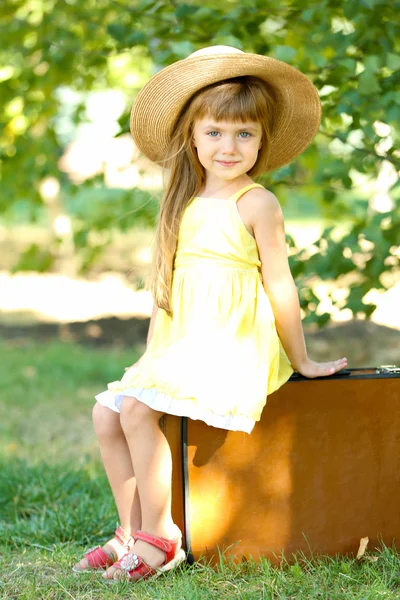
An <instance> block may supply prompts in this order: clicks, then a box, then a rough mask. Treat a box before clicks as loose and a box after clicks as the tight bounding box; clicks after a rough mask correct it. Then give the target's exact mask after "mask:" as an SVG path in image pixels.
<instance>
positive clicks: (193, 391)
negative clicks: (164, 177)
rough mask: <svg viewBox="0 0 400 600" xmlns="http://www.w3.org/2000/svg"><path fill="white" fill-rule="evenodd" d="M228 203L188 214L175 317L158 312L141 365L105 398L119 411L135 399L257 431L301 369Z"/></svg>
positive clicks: (196, 205) (197, 204) (201, 203)
mask: <svg viewBox="0 0 400 600" xmlns="http://www.w3.org/2000/svg"><path fill="white" fill-rule="evenodd" d="M254 187H262V186H260V185H259V184H255V183H253V184H251V185H248V186H246V187H245V188H242V189H241V190H239V191H238V192H237V193H236V194H234V195H233V196H231V197H230V198H229V199H218V198H204V197H195V198H193V199H192V200H191V202H190V203H189V204H188V206H187V207H186V209H185V211H184V214H183V217H182V221H181V225H180V229H179V236H178V243H177V249H176V255H175V262H174V272H173V280H172V296H171V298H172V311H173V316H172V318H171V317H169V316H168V314H167V313H166V312H165V311H164V310H163V309H159V310H158V312H157V314H156V318H155V323H154V330H153V336H152V338H151V340H150V343H149V345H148V347H147V348H146V351H145V353H144V354H143V357H142V359H141V361H140V364H139V365H137V366H135V367H132V368H131V369H129V370H128V371H126V372H125V374H124V376H123V377H122V379H121V380H120V381H114V382H112V383H109V384H108V390H106V391H105V392H102V393H100V394H98V395H97V396H96V399H97V400H98V402H100V403H101V404H102V405H104V406H108V407H109V408H111V409H112V410H115V411H116V412H119V411H120V406H121V401H122V398H123V397H124V396H133V397H135V398H137V399H138V400H140V401H141V402H144V403H145V404H147V405H148V406H150V407H151V408H153V409H154V410H157V411H161V412H164V413H167V414H173V415H179V416H187V417H190V418H191V419H201V420H202V421H205V422H206V423H207V424H208V425H212V426H214V427H220V428H223V429H231V430H234V431H245V432H247V433H250V432H251V430H252V429H253V427H254V425H255V422H256V421H258V420H259V419H260V415H261V412H262V410H263V408H264V406H265V404H266V401H267V395H268V394H271V393H272V392H274V391H275V390H277V389H278V388H279V387H280V386H281V385H283V384H284V383H285V382H286V381H287V380H288V379H289V377H290V375H291V374H292V373H293V369H292V367H291V365H290V363H289V360H288V358H287V356H286V354H285V352H284V350H283V347H282V345H281V342H280V340H279V337H278V334H277V331H276V328H275V320H274V315H273V312H272V308H271V304H270V301H269V299H268V296H267V293H266V292H265V290H264V287H263V284H262V277H261V262H260V259H259V255H258V250H257V244H256V241H255V239H254V238H253V236H252V235H251V234H250V233H249V232H248V231H247V229H246V227H245V225H244V223H243V221H242V219H241V217H240V215H239V212H238V209H237V205H236V202H237V200H238V199H239V198H240V197H241V196H242V195H243V194H244V193H245V192H247V191H248V190H250V189H252V188H254Z"/></svg>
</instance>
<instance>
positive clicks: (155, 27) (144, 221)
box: [0, 0, 400, 325]
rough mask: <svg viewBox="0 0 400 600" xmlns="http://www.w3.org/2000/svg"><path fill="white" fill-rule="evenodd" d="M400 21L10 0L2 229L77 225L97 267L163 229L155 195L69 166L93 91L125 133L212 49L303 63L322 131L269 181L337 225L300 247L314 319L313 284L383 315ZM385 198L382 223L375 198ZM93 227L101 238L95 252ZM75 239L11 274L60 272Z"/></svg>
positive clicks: (84, 251) (297, 260)
mask: <svg viewBox="0 0 400 600" xmlns="http://www.w3.org/2000/svg"><path fill="white" fill-rule="evenodd" d="M399 11H400V2H399V1H398V0H391V1H390V2H389V1H388V0H360V1H359V2H353V1H351V0H322V1H320V2H315V3H310V2H306V1H305V0H283V1H282V2H280V3H279V4H277V3H275V2H272V0H267V1H266V0H240V2H239V1H238V0H226V2H224V3H223V4H220V5H216V4H215V3H214V2H211V1H210V0H201V1H200V0H192V1H191V2H189V1H188V2H177V1H176V0H174V1H170V2H166V1H154V0H135V1H130V2H127V1H122V0H120V1H117V0H115V1H109V0H97V1H95V0H87V1H85V2H83V3H79V2H78V1H77V0H3V2H2V4H1V7H0V35H1V39H2V41H3V43H2V47H1V49H0V61H1V67H0V80H1V83H0V85H1V92H0V94H1V95H0V122H1V134H0V177H1V192H0V210H1V213H2V219H3V221H4V222H8V223H11V224H12V223H15V222H20V221H21V220H25V221H26V222H31V223H48V225H49V227H51V226H52V220H54V214H57V215H58V216H60V215H64V216H66V217H67V222H68V224H69V225H68V227H69V229H68V227H67V230H68V231H69V233H70V238H71V239H70V242H71V248H72V250H71V253H72V254H73V257H74V260H75V261H76V265H77V272H78V273H85V272H88V270H89V269H90V268H91V267H92V266H93V264H95V263H96V261H98V260H99V259H100V258H101V255H102V252H103V250H104V248H105V247H106V246H107V245H108V244H110V243H111V242H112V240H113V234H114V231H116V230H121V229H122V230H123V231H129V230H130V229H131V228H133V227H135V226H138V225H141V226H144V227H153V226H154V223H155V219H156V215H157V206H158V200H157V195H154V194H153V193H151V192H149V191H146V190H143V189H138V188H133V189H129V190H110V189H108V188H107V186H106V185H105V182H104V177H103V175H102V174H100V175H98V176H96V177H92V178H90V179H87V180H86V181H84V182H81V183H74V182H73V181H71V180H70V178H69V177H68V175H67V174H66V173H65V172H63V171H62V170H61V169H60V162H59V161H60V157H61V156H62V155H63V153H64V151H65V147H66V144H67V143H68V142H69V141H70V140H71V139H73V137H74V136H75V135H76V132H77V131H78V130H79V127H80V126H82V125H83V124H85V123H88V122H89V121H90V117H89V115H88V110H87V99H88V98H89V97H90V95H91V94H93V93H94V92H98V91H101V90H111V89H114V90H119V91H122V92H123V93H124V97H125V109H124V110H123V111H122V112H121V114H120V118H119V131H116V132H115V133H116V135H118V134H119V135H120V134H122V133H124V132H126V131H128V115H129V109H130V106H131V103H132V101H133V99H134V97H135V94H136V93H137V91H138V90H139V89H140V87H141V86H142V85H143V83H144V82H145V81H146V80H147V79H148V78H149V77H150V76H151V74H152V73H154V72H155V71H156V70H158V69H160V68H162V67H164V66H166V65H168V64H170V63H171V62H173V61H175V60H179V59H182V58H184V57H186V56H187V55H188V54H189V53H191V52H193V51H194V50H196V49H198V48H200V47H203V46H206V45H210V44H228V45H233V46H236V47H238V48H241V49H242V50H244V51H249V52H256V53H260V54H264V55H269V56H272V57H275V58H277V59H279V60H284V61H286V62H288V63H290V64H292V65H293V66H295V67H297V68H299V69H300V70H301V71H303V72H304V73H305V74H307V75H308V76H309V77H310V78H311V79H312V81H313V82H314V84H315V85H316V87H317V89H318V90H319V93H320V95H321V101H322V105H323V121H322V125H321V129H320V132H319V134H318V135H317V137H316V139H315V142H314V143H313V145H312V146H311V147H310V148H309V149H308V150H307V151H306V152H305V153H304V154H303V155H302V156H301V157H299V158H298V159H297V160H296V161H294V162H292V163H291V164H290V165H288V166H286V167H283V168H282V169H279V170H277V171H275V172H274V173H273V174H271V175H269V176H267V177H265V178H264V179H263V182H264V183H265V184H266V185H267V186H269V188H270V189H271V190H272V191H273V192H274V193H275V194H276V195H277V196H278V198H279V199H280V201H281V202H282V204H283V206H284V207H287V210H288V211H290V205H291V204H292V203H293V199H294V200H296V202H297V203H298V206H300V207H305V206H307V207H310V208H307V210H310V211H311V212H313V213H315V214H319V215H322V216H324V217H328V218H329V219H331V220H332V221H333V224H334V225H339V228H338V227H332V228H329V229H327V230H325V231H324V232H323V234H322V237H321V239H320V240H319V241H318V242H317V243H315V244H313V245H312V246H309V247H308V248H306V249H302V250H300V249H298V248H296V246H295V242H294V240H292V239H289V243H290V247H291V259H290V260H291V266H292V269H293V274H294V276H295V279H296V282H297V284H298V288H299V292H300V299H301V304H302V307H303V309H304V310H305V314H306V321H313V322H317V323H319V324H320V325H321V324H323V323H325V322H326V321H327V320H329V314H328V313H327V312H324V311H321V310H319V306H320V296H319V294H318V292H317V291H316V287H315V284H316V283H317V282H321V281H322V282H325V283H326V285H328V288H329V296H330V299H331V301H332V303H333V305H334V306H337V307H339V308H346V307H347V308H350V310H351V311H352V313H353V315H354V316H357V317H363V316H369V315H370V314H371V313H372V312H373V310H374V308H375V307H374V305H373V304H367V303H366V300H365V294H366V293H367V292H368V291H369V290H371V289H378V290H382V289H385V288H387V287H389V286H390V285H392V284H393V282H395V281H397V279H398V273H399V239H400V212H399V205H398V203H397V200H398V197H399V186H398V170H399V165H400V153H399V150H398V142H399V128H398V124H399V122H400V91H399V79H400V57H399V46H400V37H399V36H398V25H397V22H398V14H399ZM67 93H69V94H70V95H71V94H72V96H69V97H73V98H74V101H73V102H67V101H66V98H67V97H68V96H67ZM66 122H67V123H68V127H66V126H65V123H66ZM396 148H397V150H396ZM385 169H386V171H385ZM384 171H385V172H387V173H389V174H390V176H387V177H386V178H385V176H384ZM49 177H50V178H52V179H51V180H50V181H52V182H53V184H54V182H55V183H56V190H58V187H57V186H59V191H57V193H56V194H55V195H54V196H53V198H52V199H51V200H49V199H48V198H47V199H46V197H45V196H46V195H45V194H44V192H43V190H44V188H43V182H46V181H48V178H49ZM388 182H389V183H388ZM382 191H383V193H384V196H386V206H385V207H384V212H381V211H382V206H379V202H377V201H376V198H377V195H379V193H382ZM377 209H378V210H377ZM388 209H390V210H388ZM122 217H123V218H122ZM68 231H67V233H68ZM91 232H100V233H101V234H102V235H101V236H100V237H99V238H97V241H93V237H91V235H90V234H91ZM65 236H66V233H65V231H64V233H63V232H61V233H60V231H57V230H54V239H53V243H52V244H50V246H48V247H46V248H41V247H39V246H38V245H35V244H33V245H31V246H30V247H29V248H27V249H26V250H25V252H24V253H23V254H22V255H21V256H19V257H18V258H17V259H16V260H15V264H14V269H15V270H20V269H25V270H31V269H37V270H41V271H45V270H55V269H57V257H59V255H60V254H61V253H62V252H63V251H65ZM63 249H64V250H63ZM332 282H335V285H334V287H335V289H333V287H332V288H330V287H329V286H330V284H331V283H332ZM338 288H339V289H340V290H341V292H342V293H339V294H338V293H337V289H338Z"/></svg>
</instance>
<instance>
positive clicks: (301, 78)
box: [130, 52, 321, 171]
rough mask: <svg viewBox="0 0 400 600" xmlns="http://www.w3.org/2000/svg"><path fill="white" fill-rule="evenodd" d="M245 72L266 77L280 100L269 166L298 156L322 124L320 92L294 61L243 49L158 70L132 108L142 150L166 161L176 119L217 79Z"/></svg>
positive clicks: (134, 130)
mask: <svg viewBox="0 0 400 600" xmlns="http://www.w3.org/2000/svg"><path fill="white" fill-rule="evenodd" d="M245 75H252V76H254V77H258V78H259V79H262V80H263V81H265V82H266V83H267V84H268V86H269V87H270V88H271V90H272V93H273V95H274V97H275V100H276V113H275V114H274V119H273V125H272V134H271V142H270V143H271V151H270V159H269V161H268V164H267V165H266V168H265V170H266V171H270V170H272V169H277V168H278V167H281V166H283V165H285V164H287V163H289V162H290V161H292V160H293V159H294V158H296V156H298V155H299V154H301V153H302V152H303V151H304V150H305V149H306V148H307V147H308V146H309V145H310V144H311V142H312V140H313V139H314V137H315V135H316V133H317V131H318V128H319V126H320V122H321V102H320V99H319V96H318V92H317V90H316V88H315V86H314V84H313V83H312V82H311V81H310V80H309V79H308V77H306V76H305V75H304V74H303V73H301V71H299V70H298V69H296V68H294V67H292V66H291V65H288V64H287V63H285V62H283V61H280V60H277V59H274V58H270V57H266V56H261V55H259V54H250V53H242V52H238V53H236V52H235V53H227V54H205V55H197V56H191V57H189V58H185V59H183V60H180V61H178V62H175V63H173V64H172V65H170V66H168V67H165V68H164V69H162V70H161V71H159V72H158V73H156V74H155V75H153V77H152V78H151V79H150V80H149V81H148V82H147V83H146V84H145V86H144V87H143V88H142V89H141V91H140V92H139V94H138V96H137V98H136V101H135V103H134V105H133V107H132V111H131V118H130V129H131V134H132V137H133V139H134V141H135V143H136V145H137V146H138V148H139V150H140V151H141V152H143V154H144V155H145V156H147V157H148V158H149V159H150V160H151V161H153V162H156V163H160V164H162V163H163V161H164V160H165V158H166V154H167V149H168V144H169V141H170V139H171V135H172V132H173V130H174V126H175V123H176V122H177V119H178V117H179V115H180V113H181V111H182V109H183V107H184V106H185V104H186V103H187V102H188V100H189V99H190V98H191V96H193V94H195V93H196V92H197V91H199V90H200V89H201V88H203V87H205V86H207V85H210V84H212V83H216V82H217V81H223V80H225V79H230V78H232V77H241V76H245Z"/></svg>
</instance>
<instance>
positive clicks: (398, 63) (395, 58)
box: [386, 52, 400, 71]
mask: <svg viewBox="0 0 400 600" xmlns="http://www.w3.org/2000/svg"><path fill="white" fill-rule="evenodd" d="M386 66H387V67H388V68H389V69H392V70H393V71H397V69H400V56H399V55H398V54H393V53H392V52H388V54H387V55H386Z"/></svg>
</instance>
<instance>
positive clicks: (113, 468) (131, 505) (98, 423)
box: [77, 402, 141, 569]
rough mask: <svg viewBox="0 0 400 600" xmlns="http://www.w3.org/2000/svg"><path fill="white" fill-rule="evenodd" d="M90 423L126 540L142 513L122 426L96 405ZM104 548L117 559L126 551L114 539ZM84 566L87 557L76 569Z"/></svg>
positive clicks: (108, 410)
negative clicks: (97, 442)
mask: <svg viewBox="0 0 400 600" xmlns="http://www.w3.org/2000/svg"><path fill="white" fill-rule="evenodd" d="M93 424H94V429H95V432H96V435H97V437H98V440H99V444H100V451H101V457H102V460H103V464H104V468H105V471H106V474H107V478H108V481H109V483H110V486H111V490H112V493H113V496H114V499H115V504H116V506H117V511H118V515H119V521H120V524H121V527H122V528H123V529H124V531H125V533H126V536H127V540H128V538H129V537H130V536H131V535H132V536H133V535H134V534H135V531H136V530H137V529H140V528H141V512H140V502H139V494H138V491H137V488H136V478H135V474H134V470H133V466H132V461H131V456H130V452H129V447H128V444H127V441H126V438H125V435H124V432H123V430H122V427H121V423H120V415H119V414H118V413H116V412H114V411H112V410H110V409H109V408H106V407H105V406H102V405H101V404H99V403H98V402H96V404H95V405H94V407H93ZM103 549H104V551H105V552H106V553H107V554H110V555H111V554H114V555H115V556H116V557H117V559H119V558H121V557H122V556H123V555H124V554H126V552H127V549H126V548H125V547H124V546H122V545H121V544H120V543H119V542H118V541H117V540H115V539H112V540H110V541H108V542H107V543H106V544H105V545H104V546H103ZM87 566H88V562H87V558H86V557H84V558H83V559H82V560H81V561H80V562H79V563H78V565H77V568H82V569H85V568H87Z"/></svg>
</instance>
